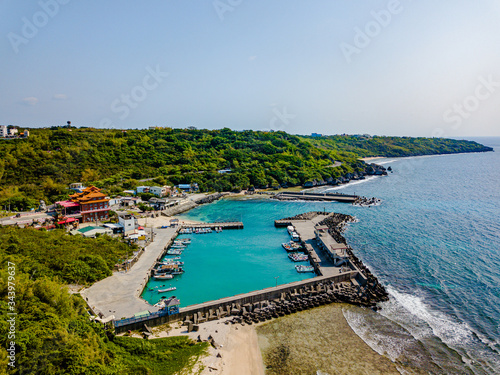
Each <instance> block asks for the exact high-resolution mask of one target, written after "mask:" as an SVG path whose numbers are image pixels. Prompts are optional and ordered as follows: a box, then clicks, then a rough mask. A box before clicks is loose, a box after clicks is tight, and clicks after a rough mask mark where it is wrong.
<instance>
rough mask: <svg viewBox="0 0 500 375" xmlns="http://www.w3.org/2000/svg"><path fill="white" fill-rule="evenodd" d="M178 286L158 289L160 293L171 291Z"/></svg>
mask: <svg viewBox="0 0 500 375" xmlns="http://www.w3.org/2000/svg"><path fill="white" fill-rule="evenodd" d="M176 289H177V288H176V287H175V286H171V287H169V288H166V289H158V293H165V292H171V291H173V290H176Z"/></svg>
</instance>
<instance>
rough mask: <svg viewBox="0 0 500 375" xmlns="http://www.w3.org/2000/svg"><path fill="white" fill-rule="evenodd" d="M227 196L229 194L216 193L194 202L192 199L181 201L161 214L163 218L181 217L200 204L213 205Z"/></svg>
mask: <svg viewBox="0 0 500 375" xmlns="http://www.w3.org/2000/svg"><path fill="white" fill-rule="evenodd" d="M226 194H227V193H214V194H210V195H207V196H204V197H200V198H198V199H196V200H194V201H192V200H190V199H185V200H184V201H181V202H180V203H179V204H178V205H176V206H173V207H171V208H168V209H166V210H163V211H161V214H162V215H163V216H167V217H168V216H174V215H179V214H181V213H183V212H186V211H189V210H191V209H193V208H195V207H196V206H198V205H200V204H204V203H211V202H214V201H216V200H219V199H220V198H222V197H223V196H224V195H226Z"/></svg>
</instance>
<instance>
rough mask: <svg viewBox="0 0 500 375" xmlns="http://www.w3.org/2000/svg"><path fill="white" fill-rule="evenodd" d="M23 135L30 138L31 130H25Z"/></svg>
mask: <svg viewBox="0 0 500 375" xmlns="http://www.w3.org/2000/svg"><path fill="white" fill-rule="evenodd" d="M22 136H23V138H28V137H29V136H30V132H29V130H25V131H24V132H23V133H22Z"/></svg>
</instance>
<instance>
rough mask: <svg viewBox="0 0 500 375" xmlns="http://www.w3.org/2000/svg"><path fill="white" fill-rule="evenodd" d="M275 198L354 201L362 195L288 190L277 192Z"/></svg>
mask: <svg viewBox="0 0 500 375" xmlns="http://www.w3.org/2000/svg"><path fill="white" fill-rule="evenodd" d="M273 199H278V200H306V201H328V202H332V201H334V202H343V203H354V202H356V201H357V200H358V199H360V197H359V196H358V195H349V194H339V193H310V192H293V191H287V192H282V193H278V194H276V195H275V196H274V197H273Z"/></svg>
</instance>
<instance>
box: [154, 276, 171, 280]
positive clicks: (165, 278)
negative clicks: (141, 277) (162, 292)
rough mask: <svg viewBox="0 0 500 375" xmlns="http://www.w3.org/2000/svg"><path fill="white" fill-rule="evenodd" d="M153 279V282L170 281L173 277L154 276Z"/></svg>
mask: <svg viewBox="0 0 500 375" xmlns="http://www.w3.org/2000/svg"><path fill="white" fill-rule="evenodd" d="M153 278H154V279H155V280H170V279H173V278H174V276H173V275H154V276H153Z"/></svg>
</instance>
